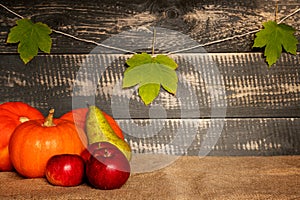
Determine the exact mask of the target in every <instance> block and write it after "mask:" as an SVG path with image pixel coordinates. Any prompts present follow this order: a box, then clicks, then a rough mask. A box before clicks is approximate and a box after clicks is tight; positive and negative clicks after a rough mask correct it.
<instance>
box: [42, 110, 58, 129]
mask: <svg viewBox="0 0 300 200" xmlns="http://www.w3.org/2000/svg"><path fill="white" fill-rule="evenodd" d="M53 115H54V109H53V108H51V109H50V110H49V114H48V116H47V117H46V118H45V121H44V123H43V126H46V127H51V126H55V124H54V123H53Z"/></svg>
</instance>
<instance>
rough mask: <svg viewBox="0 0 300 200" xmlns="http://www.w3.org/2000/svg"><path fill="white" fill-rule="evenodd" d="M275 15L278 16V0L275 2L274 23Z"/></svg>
mask: <svg viewBox="0 0 300 200" xmlns="http://www.w3.org/2000/svg"><path fill="white" fill-rule="evenodd" d="M277 15H278V0H277V1H276V2H275V20H274V21H275V22H276V23H277V18H278V17H277Z"/></svg>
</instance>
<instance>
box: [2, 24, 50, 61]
mask: <svg viewBox="0 0 300 200" xmlns="http://www.w3.org/2000/svg"><path fill="white" fill-rule="evenodd" d="M51 32H52V31H51V29H50V28H49V27H48V26H47V25H46V24H43V23H41V22H37V23H33V22H32V21H31V20H30V19H20V20H18V21H17V26H15V27H13V28H11V29H10V32H9V34H8V38H7V43H19V45H18V53H19V54H20V57H21V59H22V60H23V62H24V63H25V64H26V63H28V62H29V61H30V60H31V59H32V58H33V57H34V56H36V55H37V54H38V50H39V49H40V50H41V51H43V52H45V53H50V49H51V45H52V41H51V38H50V36H49V34H50V33H51Z"/></svg>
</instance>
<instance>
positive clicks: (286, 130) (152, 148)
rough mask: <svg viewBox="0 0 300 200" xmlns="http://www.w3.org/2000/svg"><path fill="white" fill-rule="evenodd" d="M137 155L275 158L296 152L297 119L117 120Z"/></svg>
mask: <svg viewBox="0 0 300 200" xmlns="http://www.w3.org/2000/svg"><path fill="white" fill-rule="evenodd" d="M118 123H119V124H120V126H121V127H122V130H123V131H124V133H126V140H127V141H128V142H129V143H130V146H131V147H132V151H133V152H134V153H137V154H167V155H178V156H181V155H189V156H205V155H210V156H242V155H243V156H271V155H272V156H275V155H298V154H299V152H300V140H299V132H300V120H299V118H243V119H238V118H237V119H228V118H225V119H194V120H191V119H165V120H162V119H160V120H158V119H149V120H118Z"/></svg>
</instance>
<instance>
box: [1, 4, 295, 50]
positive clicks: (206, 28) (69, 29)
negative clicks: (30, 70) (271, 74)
mask: <svg viewBox="0 0 300 200" xmlns="http://www.w3.org/2000/svg"><path fill="white" fill-rule="evenodd" d="M275 2H276V1H275V0H268V1H267V0H255V1H235V0H230V1H228V0H221V1H219V0H218V1H216V0H205V1H203V0H188V1H186V0H175V1H174V0H167V1H158V0H155V1H152V0H147V1H145V0H133V1H129V0H121V1H108V0H105V1H99V0H98V1H96V0H93V1H87V2H84V3H83V2H82V1H79V0H72V1H70V0H68V1H58V0H55V1H51V2H50V1H30V2H26V3H25V1H17V0H13V1H7V2H5V3H4V5H5V6H8V7H9V8H11V9H13V10H14V11H15V12H17V13H19V14H21V15H22V16H24V17H27V18H31V19H33V20H34V21H41V22H44V23H46V24H48V25H49V26H50V27H51V28H53V29H56V30H60V31H64V32H66V33H69V34H72V35H75V36H78V37H80V38H84V39H90V40H94V41H97V42H103V41H105V40H106V39H107V38H109V37H111V36H113V35H116V34H119V33H121V32H122V31H125V30H130V29H135V28H140V27H144V28H148V27H153V26H155V27H163V28H167V29H170V30H175V31H179V32H181V33H183V34H186V35H188V36H189V37H190V38H192V39H194V40H195V41H197V42H198V43H200V44H203V43H206V42H210V41H215V40H219V39H223V38H227V37H231V36H234V35H239V34H243V33H246V32H249V31H252V30H256V29H259V28H261V23H262V22H264V21H267V20H274V12H275ZM299 6H300V2H299V1H298V0H287V1H280V2H279V6H278V8H279V13H278V18H279V19H280V18H282V17H284V16H286V15H288V14H289V13H291V12H292V11H294V10H295V9H296V8H299ZM0 11H1V12H0V24H1V27H0V52H5V53H16V45H7V44H5V41H6V38H7V34H8V32H9V29H10V28H11V27H13V26H14V25H15V22H16V20H17V19H18V18H17V17H16V16H14V15H13V14H11V13H8V12H7V11H6V10H4V9H3V8H0ZM299 19H300V18H299V14H297V15H294V16H292V17H291V18H289V19H288V20H287V21H286V23H287V24H290V25H292V26H293V27H294V28H295V29H297V30H299V29H300V20H299ZM296 36H297V38H298V39H299V38H300V35H299V32H297V33H296ZM51 37H52V38H53V48H52V53H71V54H72V53H89V52H90V51H91V50H92V49H93V48H94V47H95V45H93V44H88V43H84V42H80V41H76V40H74V39H70V38H67V37H65V36H62V35H58V34H54V33H53V34H52V35H51ZM172 39H173V40H174V41H176V37H174V38H172ZM253 39H254V35H253V34H251V35H248V36H245V37H242V38H237V39H233V40H230V41H226V42H222V43H218V44H215V45H210V46H207V47H205V49H206V51H208V52H249V51H253V49H251V46H252V44H253ZM299 47H300V45H298V50H299Z"/></svg>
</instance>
